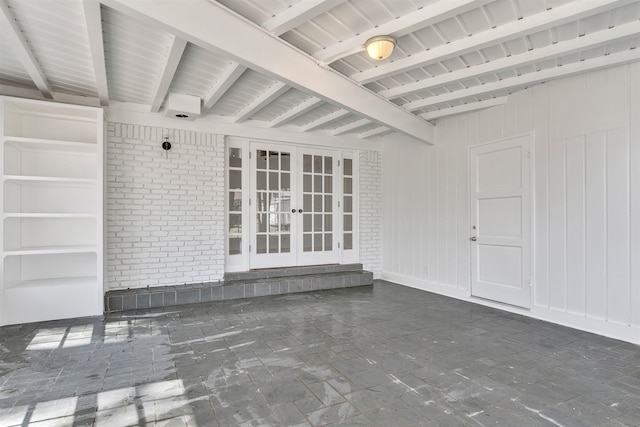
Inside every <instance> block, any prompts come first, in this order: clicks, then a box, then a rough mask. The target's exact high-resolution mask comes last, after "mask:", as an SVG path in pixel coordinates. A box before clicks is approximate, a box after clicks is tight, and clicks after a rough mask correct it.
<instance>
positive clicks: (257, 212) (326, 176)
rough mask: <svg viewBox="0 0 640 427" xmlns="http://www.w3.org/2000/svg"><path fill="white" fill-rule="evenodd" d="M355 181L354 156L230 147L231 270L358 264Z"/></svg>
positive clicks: (278, 147) (276, 147)
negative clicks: (344, 263)
mask: <svg viewBox="0 0 640 427" xmlns="http://www.w3.org/2000/svg"><path fill="white" fill-rule="evenodd" d="M354 177H355V167H354V162H353V154H352V153H343V152H341V151H337V150H330V149H320V148H310V147H306V146H305V147H301V146H293V145H284V144H272V143H261V142H250V143H249V142H246V141H243V142H241V141H231V142H228V146H227V195H228V197H227V212H228V213H227V224H226V225H227V227H226V229H227V248H226V270H227V271H244V270H248V269H256V268H273V267H285V266H298V265H318V264H335V263H340V262H354V261H356V260H357V255H356V254H357V247H356V245H355V241H356V240H357V239H355V235H356V234H355V233H356V232H357V228H356V226H355V225H356V224H357V220H356V219H357V217H356V212H355V211H354V199H355V198H356V197H357V194H356V192H355V186H354Z"/></svg>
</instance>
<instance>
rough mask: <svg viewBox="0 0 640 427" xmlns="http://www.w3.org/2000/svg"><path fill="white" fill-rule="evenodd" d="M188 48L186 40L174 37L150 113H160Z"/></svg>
mask: <svg viewBox="0 0 640 427" xmlns="http://www.w3.org/2000/svg"><path fill="white" fill-rule="evenodd" d="M186 47H187V41H186V40H184V39H182V38H180V37H175V36H173V40H172V42H171V47H170V48H169V53H168V54H167V61H166V62H165V65H164V69H163V70H162V75H161V76H160V81H158V86H157V88H156V91H155V95H154V97H153V101H152V102H151V110H150V111H151V112H152V113H157V112H158V111H160V106H161V105H162V102H163V101H164V98H165V97H166V96H167V92H169V86H171V81H173V76H175V74H176V71H177V70H178V65H179V64H180V59H181V58H182V54H183V53H184V49H185V48H186Z"/></svg>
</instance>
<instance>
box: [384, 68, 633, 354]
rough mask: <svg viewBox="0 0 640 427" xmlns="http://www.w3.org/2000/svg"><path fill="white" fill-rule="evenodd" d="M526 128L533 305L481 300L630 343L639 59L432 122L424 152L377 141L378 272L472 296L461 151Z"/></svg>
mask: <svg viewBox="0 0 640 427" xmlns="http://www.w3.org/2000/svg"><path fill="white" fill-rule="evenodd" d="M524 133H531V134H532V140H533V141H534V144H533V150H532V151H533V152H532V157H533V159H532V161H533V163H532V166H533V176H532V178H533V181H532V182H533V194H534V199H533V215H534V216H533V230H532V232H533V234H532V235H533V242H532V243H533V248H532V249H533V265H532V267H533V269H532V270H533V294H534V306H533V308H532V309H531V310H530V311H526V310H519V309H516V308H513V307H507V306H500V305H499V304H497V303H496V304H492V303H487V302H482V303H483V304H489V305H493V306H496V307H501V308H504V309H506V310H510V311H515V312H520V313H522V314H525V315H529V316H532V317H536V318H542V319H546V320H550V321H554V322H558V323H563V324H567V325H569V326H573V327H578V328H583V329H585V330H590V331H593V332H598V333H602V334H605V335H609V336H614V337H617V338H621V339H625V340H629V341H633V342H638V343H640V314H639V313H640V171H639V170H640V64H637V63H636V64H631V65H626V66H621V67H616V68H612V69H608V70H601V71H598V72H593V73H590V74H586V75H583V76H577V77H572V78H567V79H563V80H558V81H554V82H550V83H547V84H543V85H540V86H536V87H534V88H532V89H529V90H525V91H522V92H519V93H517V94H514V95H511V96H510V97H509V100H508V102H507V103H506V104H504V105H500V106H497V107H494V108H491V109H486V110H482V111H478V112H471V113H467V114H463V115H458V116H452V117H447V118H443V119H440V120H438V122H437V128H436V135H437V139H436V142H437V143H436V145H435V146H432V147H426V146H424V145H420V144H413V143H409V142H398V143H393V144H392V143H385V144H387V145H386V146H385V147H384V154H383V155H384V165H383V182H384V195H383V198H384V212H383V214H384V219H383V224H384V244H383V277H385V278H387V279H390V280H394V281H396V282H399V283H404V284H407V285H410V286H414V287H418V288H421V289H425V290H431V291H435V292H439V293H443V294H447V295H451V296H455V297H458V298H463V299H469V300H473V298H472V297H471V296H470V279H469V264H470V261H469V249H470V246H469V236H470V235H471V234H470V233H471V230H470V229H469V212H468V211H469V205H468V198H469V188H468V185H469V177H468V172H467V171H468V149H469V147H470V146H472V145H477V144H481V143H486V142H491V141H494V140H498V139H502V138H507V137H512V136H516V135H520V134H524ZM408 212H412V213H411V214H409V213H408ZM415 212H420V215H419V216H418V217H416V216H415V215H413V213H415ZM474 301H477V302H481V301H479V300H474Z"/></svg>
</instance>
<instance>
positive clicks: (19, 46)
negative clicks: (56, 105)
mask: <svg viewBox="0 0 640 427" xmlns="http://www.w3.org/2000/svg"><path fill="white" fill-rule="evenodd" d="M0 10H1V13H0V17H1V18H0V19H3V20H4V24H5V25H6V27H7V28H9V29H10V30H9V31H7V33H8V34H9V37H11V39H12V40H11V42H10V45H11V46H13V47H14V53H15V54H16V56H17V57H18V58H19V59H20V62H21V63H22V66H23V67H24V69H25V70H26V71H27V73H29V76H30V77H31V80H33V83H34V84H35V85H36V87H37V88H38V90H39V91H40V93H41V94H42V96H44V97H45V98H47V99H53V89H51V85H50V84H49V82H48V81H47V78H46V76H45V75H44V72H43V71H42V68H41V67H40V64H38V60H37V59H36V57H35V55H34V53H33V51H32V50H31V48H30V47H29V43H28V42H27V39H25V37H24V33H23V32H22V29H21V28H20V26H19V25H18V20H17V19H16V17H15V15H14V14H13V12H12V11H11V9H10V8H9V5H8V4H7V2H6V1H5V0H0Z"/></svg>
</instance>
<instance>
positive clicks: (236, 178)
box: [227, 148, 242, 255]
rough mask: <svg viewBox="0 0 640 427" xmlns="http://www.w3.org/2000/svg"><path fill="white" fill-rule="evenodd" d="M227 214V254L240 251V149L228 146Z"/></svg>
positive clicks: (239, 252) (234, 253)
mask: <svg viewBox="0 0 640 427" xmlns="http://www.w3.org/2000/svg"><path fill="white" fill-rule="evenodd" d="M228 156H229V157H228V161H229V185H228V187H229V193H228V200H229V216H228V217H227V227H228V228H227V234H228V240H227V250H228V253H229V255H240V254H241V253H242V150H241V149H240V148H229V154H228Z"/></svg>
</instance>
